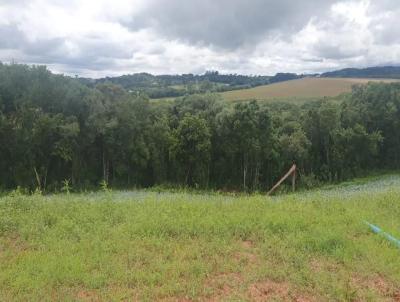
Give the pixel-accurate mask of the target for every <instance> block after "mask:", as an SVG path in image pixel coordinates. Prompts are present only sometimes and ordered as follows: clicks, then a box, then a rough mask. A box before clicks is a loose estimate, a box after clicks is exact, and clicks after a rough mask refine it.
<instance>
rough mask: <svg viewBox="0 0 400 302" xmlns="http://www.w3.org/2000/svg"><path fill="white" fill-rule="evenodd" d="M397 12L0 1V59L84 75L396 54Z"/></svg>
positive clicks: (288, 0)
mask: <svg viewBox="0 0 400 302" xmlns="http://www.w3.org/2000/svg"><path fill="white" fill-rule="evenodd" d="M136 8H137V9H136ZM399 14H400V2H398V0H380V1H373V0H326V1H325V0H324V1H321V0H304V1H293V0H280V1H276V0H252V1H249V0H191V1H182V0H113V3H112V4H110V1H109V0H79V1H78V0H71V1H64V0H29V1H28V0H13V1H9V0H0V61H11V60H16V61H18V62H24V63H35V64H48V65H50V67H51V68H52V67H54V70H56V71H61V72H67V73H73V74H82V75H90V76H105V75H115V74H122V73H132V72H141V71H147V72H152V73H186V72H194V73H196V72H203V71H205V70H209V69H218V70H220V71H222V72H235V73H246V74H273V73H275V72H299V73H301V72H316V71H325V70H329V69H336V68H342V67H349V66H367V65H378V64H383V63H385V62H393V63H399V62H400V23H399V22H400V21H399V20H400V19H399V18H398V16H399Z"/></svg>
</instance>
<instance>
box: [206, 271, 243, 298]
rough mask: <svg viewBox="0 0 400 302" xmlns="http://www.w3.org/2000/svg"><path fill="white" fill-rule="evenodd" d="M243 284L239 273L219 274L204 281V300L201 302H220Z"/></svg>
mask: <svg viewBox="0 0 400 302" xmlns="http://www.w3.org/2000/svg"><path fill="white" fill-rule="evenodd" d="M242 283H243V277H242V275H241V274H240V273H234V272H232V273H220V274H217V275H214V276H210V277H209V278H207V279H206V281H205V291H206V292H207V294H206V298H205V299H204V300H203V301H221V300H224V299H226V298H227V297H229V296H231V295H232V294H233V293H234V291H235V288H237V287H238V286H239V285H240V284H242Z"/></svg>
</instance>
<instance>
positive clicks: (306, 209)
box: [0, 176, 400, 301]
mask: <svg viewBox="0 0 400 302" xmlns="http://www.w3.org/2000/svg"><path fill="white" fill-rule="evenodd" d="M383 184H385V185H383ZM399 184H400V177H398V176H392V177H388V176H386V178H384V179H380V180H373V181H371V182H370V183H368V182H367V183H365V182H357V184H355V185H354V186H352V185H351V184H346V185H345V186H343V187H339V188H336V187H335V188H329V189H324V190H319V191H314V192H304V193H298V194H293V195H287V196H280V197H275V198H267V197H265V196H250V197H246V196H241V197H235V196H223V195H194V194H184V193H182V194H173V193H162V194H158V193H151V192H150V193H149V192H112V193H94V194H71V195H53V196H46V197H43V196H21V195H18V194H16V195H14V196H7V197H2V198H1V199H0V272H1V273H0V301H10V300H15V301H26V300H29V301H50V300H53V301H54V300H70V301H76V300H81V301H98V300H101V301H113V300H115V301H120V300H128V301H131V300H148V301H153V300H160V299H165V300H167V301H175V300H178V299H180V300H181V301H187V300H208V299H210V300H214V301H215V300H228V301H231V300H239V301H240V300H244V301H246V300H255V301H265V300H267V299H276V300H278V301H281V300H285V301H288V300H289V301H290V300H295V299H298V300H296V301H328V300H329V301H332V300H338V301H344V300H353V299H359V300H362V301H365V300H383V299H387V300H388V301H391V300H395V299H396V298H399V297H400V296H399V295H400V286H399V284H400V261H399V260H400V250H399V249H397V248H396V247H394V246H393V245H391V244H390V243H388V242H387V241H386V240H384V239H382V238H381V237H379V236H377V235H375V234H373V233H371V232H370V231H369V229H368V228H367V227H366V225H365V224H364V223H363V220H369V221H370V222H372V223H376V224H377V225H379V226H381V227H383V228H384V229H385V230H386V231H388V232H390V233H392V234H393V235H394V236H397V237H400V220H399V217H400V202H399V201H400V197H399V196H400V188H399V187H400V186H399Z"/></svg>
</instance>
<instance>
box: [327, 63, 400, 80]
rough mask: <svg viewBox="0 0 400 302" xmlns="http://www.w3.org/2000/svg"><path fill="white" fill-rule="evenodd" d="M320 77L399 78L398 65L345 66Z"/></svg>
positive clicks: (399, 69) (399, 70)
mask: <svg viewBox="0 0 400 302" xmlns="http://www.w3.org/2000/svg"><path fill="white" fill-rule="evenodd" d="M321 76H322V77H328V78H331V77H339V78H386V79H399V78H400V67H399V66H382V67H368V68H345V69H341V70H336V71H330V72H326V73H323V74H321Z"/></svg>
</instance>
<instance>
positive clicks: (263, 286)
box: [248, 280, 317, 302]
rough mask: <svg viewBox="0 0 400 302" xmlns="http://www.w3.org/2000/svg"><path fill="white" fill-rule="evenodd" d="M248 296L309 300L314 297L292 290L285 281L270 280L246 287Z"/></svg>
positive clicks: (309, 301) (254, 299)
mask: <svg viewBox="0 0 400 302" xmlns="http://www.w3.org/2000/svg"><path fill="white" fill-rule="evenodd" d="M248 297H249V299H250V300H251V301H256V302H264V301H276V300H277V301H296V302H311V301H317V300H316V299H314V298H312V297H309V296H307V295H306V294H302V293H300V292H299V291H297V290H293V289H292V288H291V287H290V285H289V284H288V283H286V282H274V281H271V280H267V281H263V282H258V283H255V284H252V285H251V286H250V287H249V289H248Z"/></svg>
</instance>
